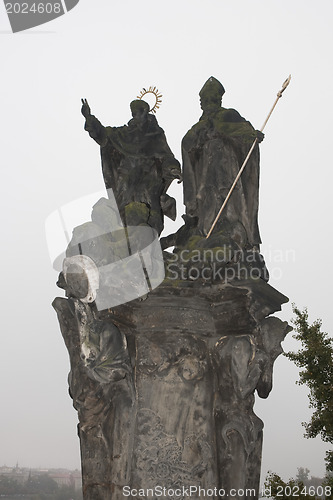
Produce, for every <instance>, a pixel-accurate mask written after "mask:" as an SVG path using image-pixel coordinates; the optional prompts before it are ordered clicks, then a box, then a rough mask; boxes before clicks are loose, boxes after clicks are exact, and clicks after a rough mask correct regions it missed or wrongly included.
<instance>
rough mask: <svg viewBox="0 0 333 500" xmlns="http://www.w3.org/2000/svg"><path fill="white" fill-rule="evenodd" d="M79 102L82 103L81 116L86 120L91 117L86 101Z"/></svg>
mask: <svg viewBox="0 0 333 500" xmlns="http://www.w3.org/2000/svg"><path fill="white" fill-rule="evenodd" d="M81 102H82V108H81V113H82V114H83V116H84V117H85V118H88V116H90V115H91V112H90V106H89V104H88V101H87V99H81Z"/></svg>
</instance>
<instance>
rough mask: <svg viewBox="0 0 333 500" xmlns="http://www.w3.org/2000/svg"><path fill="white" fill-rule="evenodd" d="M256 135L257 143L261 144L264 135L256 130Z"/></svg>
mask: <svg viewBox="0 0 333 500" xmlns="http://www.w3.org/2000/svg"><path fill="white" fill-rule="evenodd" d="M256 134H257V139H258V142H262V141H263V140H264V137H265V134H263V133H262V132H261V131H260V130H256Z"/></svg>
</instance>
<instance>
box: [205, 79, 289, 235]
mask: <svg viewBox="0 0 333 500" xmlns="http://www.w3.org/2000/svg"><path fill="white" fill-rule="evenodd" d="M290 80H291V75H289V76H288V78H287V79H286V80H285V81H284V82H283V84H282V89H281V90H280V91H279V92H278V93H277V98H276V99H275V101H274V104H273V106H272V109H271V110H270V112H269V113H268V115H267V118H266V120H265V121H264V124H263V126H262V127H261V129H260V132H263V130H264V128H265V127H266V124H267V122H268V120H269V118H270V116H271V114H272V113H273V111H274V108H275V106H276V105H277V103H278V100H279V99H280V97H282V93H283V92H284V91H285V90H286V88H287V87H288V85H289V83H290ZM257 142H258V138H256V139H255V140H254V141H253V144H252V146H251V148H250V150H249V152H248V154H247V156H246V158H245V160H244V162H243V165H242V166H241V168H240V170H239V172H238V174H237V176H236V178H235V180H234V182H233V184H232V186H231V188H230V190H229V193H228V194H227V196H226V199H225V200H224V202H223V205H222V207H221V208H220V210H219V212H218V214H217V216H216V217H215V220H214V222H213V224H212V226H211V228H210V230H209V231H208V234H207V236H206V239H208V238H209V236H210V235H211V234H212V231H213V229H214V227H215V225H216V223H217V221H218V220H219V218H220V217H221V214H222V212H223V210H224V207H225V206H226V204H227V203H228V200H229V198H230V196H231V194H232V192H233V190H234V188H235V186H236V184H237V182H238V180H239V178H240V176H241V175H242V173H243V170H244V168H245V167H246V164H247V162H248V160H249V158H250V156H251V154H252V151H253V150H254V148H255V145H256V144H257Z"/></svg>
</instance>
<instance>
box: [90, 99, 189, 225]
mask: <svg viewBox="0 0 333 500" xmlns="http://www.w3.org/2000/svg"><path fill="white" fill-rule="evenodd" d="M130 107H131V112H132V119H131V120H130V121H129V122H128V125H124V126H123V127H104V126H103V125H102V124H101V123H100V121H99V120H98V119H97V118H96V117H95V116H93V115H92V114H91V112H90V107H89V105H88V102H87V101H86V100H82V109H81V112H82V114H83V116H84V117H85V119H86V123H85V130H87V131H88V132H89V135H90V137H92V138H93V139H94V140H95V141H96V142H97V143H98V144H99V145H100V147H101V157H102V170H103V177H104V182H105V186H106V188H107V189H112V190H113V193H114V196H115V199H116V202H117V205H118V209H119V211H120V214H121V217H122V220H123V222H124V223H125V224H126V225H128V226H130V225H134V223H135V224H136V225H138V213H140V212H141V220H140V223H147V224H149V225H151V226H152V227H153V228H154V229H156V231H157V232H158V234H160V233H161V231H162V230H163V214H165V215H167V216H168V217H170V218H171V219H173V220H174V219H175V218H176V203H175V200H174V199H173V198H171V197H170V196H169V195H167V194H166V191H167V189H168V188H169V186H170V184H171V182H172V181H173V180H174V179H178V180H181V173H180V165H179V162H178V161H177V160H176V159H175V157H174V155H173V154H172V152H171V150H170V148H169V146H168V143H167V141H166V138H165V134H164V132H163V130H162V129H161V127H159V125H158V123H157V120H156V118H155V116H154V115H152V114H149V105H148V104H147V103H146V102H145V101H142V100H139V99H138V100H135V101H132V102H131V104H130ZM138 203H140V204H141V206H140V205H138ZM133 212H134V213H133ZM133 219H134V221H133ZM133 222H134V223H133Z"/></svg>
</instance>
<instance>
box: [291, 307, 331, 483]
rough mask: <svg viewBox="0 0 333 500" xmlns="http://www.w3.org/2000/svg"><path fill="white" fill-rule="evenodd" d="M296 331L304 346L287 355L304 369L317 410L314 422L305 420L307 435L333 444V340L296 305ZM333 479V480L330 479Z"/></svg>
mask: <svg viewBox="0 0 333 500" xmlns="http://www.w3.org/2000/svg"><path fill="white" fill-rule="evenodd" d="M293 311H294V313H295V315H296V317H295V319H294V320H293V324H294V326H295V331H296V334H295V335H294V336H293V337H294V338H295V339H296V340H298V341H300V342H301V344H302V348H301V349H300V350H299V351H297V352H289V353H286V356H287V358H289V359H290V360H291V361H293V362H294V363H295V364H296V366H298V367H299V368H301V371H300V374H299V376H300V378H299V381H298V382H297V383H298V384H300V385H306V386H307V387H308V388H309V390H310V394H309V400H310V408H313V409H314V412H313V415H312V417H311V420H310V422H308V423H306V422H303V423H302V425H303V426H304V427H305V437H307V438H314V437H316V436H318V435H319V436H320V437H321V439H322V440H323V441H324V442H327V443H331V444H333V339H332V338H330V337H329V336H328V334H327V333H324V332H322V331H321V325H322V322H321V320H317V321H315V322H314V323H313V324H312V325H309V322H308V311H307V309H304V310H303V311H300V310H299V309H297V307H295V305H294V306H293ZM325 461H326V470H327V473H328V476H330V475H331V474H332V473H333V451H332V450H330V451H327V453H326V459H325ZM330 481H332V480H330Z"/></svg>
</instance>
